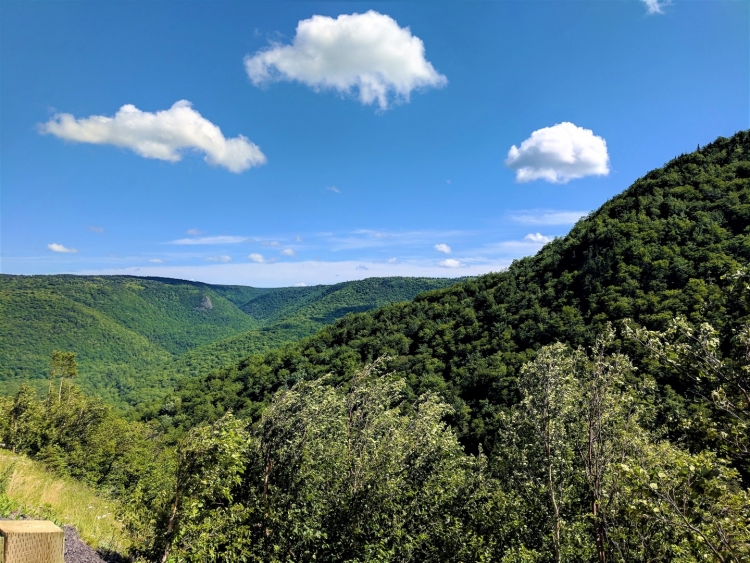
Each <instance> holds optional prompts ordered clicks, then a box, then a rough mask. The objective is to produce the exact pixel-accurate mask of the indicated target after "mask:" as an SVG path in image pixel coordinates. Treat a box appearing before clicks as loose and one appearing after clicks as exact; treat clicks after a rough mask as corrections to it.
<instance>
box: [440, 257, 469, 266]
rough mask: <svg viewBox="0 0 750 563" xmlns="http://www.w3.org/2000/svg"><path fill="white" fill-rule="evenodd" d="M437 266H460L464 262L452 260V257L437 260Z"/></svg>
mask: <svg viewBox="0 0 750 563" xmlns="http://www.w3.org/2000/svg"><path fill="white" fill-rule="evenodd" d="M438 266H442V267H443V268H462V267H463V266H464V264H463V262H460V261H458V260H454V259H453V258H448V259H447V260H442V261H441V262H438Z"/></svg>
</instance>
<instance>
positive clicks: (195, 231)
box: [185, 229, 203, 237]
mask: <svg viewBox="0 0 750 563" xmlns="http://www.w3.org/2000/svg"><path fill="white" fill-rule="evenodd" d="M185 234H186V235H190V236H193V237H197V236H198V235H202V234H203V231H199V230H198V229H188V230H187V231H185Z"/></svg>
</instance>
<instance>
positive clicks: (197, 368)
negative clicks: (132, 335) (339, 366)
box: [148, 277, 456, 389]
mask: <svg viewBox="0 0 750 563" xmlns="http://www.w3.org/2000/svg"><path fill="white" fill-rule="evenodd" d="M454 283H456V280H454V279H449V278H395V277H394V278H368V279H365V280H359V281H352V282H344V283H339V284H336V285H317V286H312V287H282V288H278V289H268V290H260V291H262V293H260V291H259V295H258V296H257V297H255V298H253V299H252V300H250V301H248V302H247V303H245V304H243V305H242V307H241V308H242V310H243V311H245V312H246V313H248V314H249V315H251V316H252V317H253V318H254V319H255V320H257V321H258V323H259V324H260V325H261V328H259V329H256V330H251V331H248V332H243V333H240V334H237V335H234V336H230V337H228V338H225V339H222V340H219V341H217V342H212V343H210V344H206V345H204V346H201V347H199V348H196V349H194V350H190V351H189V352H186V353H185V354H182V355H180V356H178V357H177V358H175V359H174V360H173V361H171V362H167V363H165V364H163V365H161V366H159V367H158V368H156V369H154V370H153V371H152V372H151V373H150V375H149V378H148V379H149V383H148V384H149V385H150V386H151V387H153V388H154V389H157V388H164V387H165V386H167V387H168V386H170V385H171V384H174V383H176V382H177V381H178V380H179V379H180V378H182V377H198V376H201V375H204V374H206V373H208V372H209V371H211V370H214V369H217V368H222V367H226V366H228V365H232V364H235V363H237V362H238V361H240V360H241V359H243V358H246V357H247V356H248V355H250V354H257V353H262V352H267V351H269V350H272V349H274V348H278V347H279V346H281V345H282V344H286V343H288V342H294V341H296V340H300V339H301V338H304V337H307V336H310V335H312V334H314V333H315V332H317V331H318V330H320V329H321V328H323V327H324V326H325V325H326V324H329V323H332V322H333V321H335V320H336V319H338V318H341V317H343V316H345V315H348V314H349V313H354V312H362V311H369V310H371V309H375V308H377V307H378V306H381V305H384V304H386V303H394V302H401V301H409V300H410V299H413V298H414V297H415V296H416V295H418V294H419V293H422V292H424V291H428V290H431V289H436V288H444V287H447V286H449V285H452V284H454ZM221 287H222V286H219V288H221ZM234 295H235V296H236V293H234Z"/></svg>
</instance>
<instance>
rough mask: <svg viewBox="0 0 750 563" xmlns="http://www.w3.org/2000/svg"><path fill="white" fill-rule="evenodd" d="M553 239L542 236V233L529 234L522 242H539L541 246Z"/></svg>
mask: <svg viewBox="0 0 750 563" xmlns="http://www.w3.org/2000/svg"><path fill="white" fill-rule="evenodd" d="M554 238H555V237H548V236H545V235H543V234H542V233H529V234H528V235H526V236H525V237H523V240H528V241H531V242H541V243H542V244H545V243H548V242H550V241H551V240H554Z"/></svg>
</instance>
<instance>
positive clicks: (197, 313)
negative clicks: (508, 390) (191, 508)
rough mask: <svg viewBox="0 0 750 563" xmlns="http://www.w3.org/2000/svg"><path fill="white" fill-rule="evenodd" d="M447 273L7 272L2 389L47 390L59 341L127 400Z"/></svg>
mask: <svg viewBox="0 0 750 563" xmlns="http://www.w3.org/2000/svg"><path fill="white" fill-rule="evenodd" d="M451 283H454V280H449V279H426V278H372V279H368V280H362V281H354V282H344V283H340V284H336V285H319V286H312V287H291V288H279V289H268V288H254V287H245V286H222V285H210V284H205V283H200V282H190V281H186V280H172V279H168V278H139V277H133V276H72V275H59V276H11V275H0V332H2V333H3V334H4V335H5V336H4V338H2V339H0V393H9V392H14V391H15V390H16V389H18V387H19V385H21V383H23V382H24V381H28V382H30V383H31V384H32V385H34V384H36V387H37V389H38V390H41V389H43V387H44V383H43V382H44V381H45V380H46V374H47V365H48V362H49V355H50V353H51V352H52V351H53V350H56V349H60V350H68V351H72V352H76V353H77V354H78V361H79V363H80V365H81V381H80V384H81V385H82V387H83V388H84V389H85V390H87V391H89V392H91V393H94V394H96V395H99V396H101V397H104V398H105V399H106V400H107V401H109V402H110V403H112V404H115V405H117V406H118V407H120V408H123V409H125V408H127V407H128V406H132V405H134V404H137V403H141V402H143V401H147V400H154V399H156V398H158V397H161V396H163V395H164V393H166V392H167V391H169V390H170V389H171V388H172V386H173V385H174V383H175V381H176V380H177V379H179V378H180V377H185V376H191V375H196V374H198V373H203V372H205V371H208V370H210V369H212V368H217V367H221V366H224V365H227V364H231V363H234V362H236V361H238V360H240V359H241V358H243V357H245V356H246V355H248V354H249V353H252V352H262V351H266V350H268V349H270V348H272V347H276V346H278V345H280V344H282V343H285V342H289V341H293V340H298V339H299V338H302V337H304V336H308V335H310V334H313V333H314V332H315V331H317V330H318V329H319V328H321V327H322V326H323V325H324V324H327V323H330V322H332V321H333V320H334V319H336V318H338V317H341V316H343V315H346V314H347V313H349V312H352V311H365V310H368V309H372V308H375V307H378V306H380V305H385V304H387V303H392V302H396V301H405V300H409V299H411V298H413V297H414V296H415V295H417V294H418V293H420V292H422V291H426V290H429V289H435V288H441V287H446V286H447V285H450V284H451Z"/></svg>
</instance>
